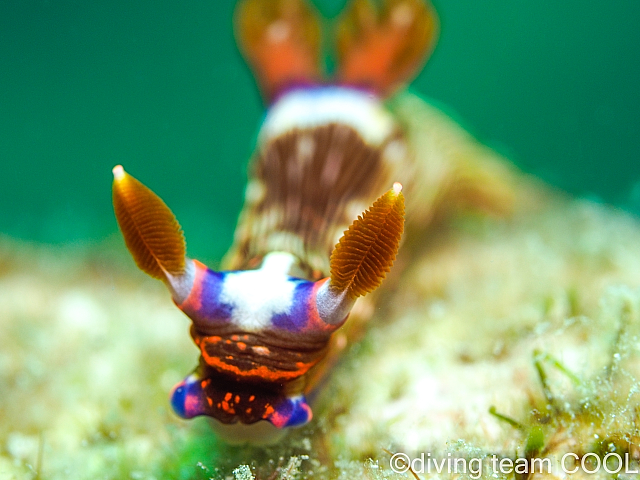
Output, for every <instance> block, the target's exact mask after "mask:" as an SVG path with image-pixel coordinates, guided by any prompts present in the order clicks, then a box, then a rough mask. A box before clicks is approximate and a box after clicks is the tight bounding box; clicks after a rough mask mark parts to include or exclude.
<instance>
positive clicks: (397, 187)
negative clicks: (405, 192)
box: [393, 182, 402, 195]
mask: <svg viewBox="0 0 640 480" xmlns="http://www.w3.org/2000/svg"><path fill="white" fill-rule="evenodd" d="M401 191H402V184H401V183H400V182H394V183H393V193H395V194H396V195H397V194H399V193H400V192H401Z"/></svg>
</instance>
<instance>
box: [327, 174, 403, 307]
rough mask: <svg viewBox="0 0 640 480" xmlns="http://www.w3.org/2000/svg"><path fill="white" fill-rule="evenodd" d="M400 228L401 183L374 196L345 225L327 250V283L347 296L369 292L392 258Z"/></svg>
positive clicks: (376, 286)
mask: <svg viewBox="0 0 640 480" xmlns="http://www.w3.org/2000/svg"><path fill="white" fill-rule="evenodd" d="M403 230H404V195H402V185H400V184H399V183H394V184H393V188H392V189H391V190H389V191H388V192H387V193H385V194H384V195H382V196H381V197H380V198H378V199H377V200H376V201H375V202H374V203H373V205H371V207H369V209H368V210H367V211H365V212H364V213H363V214H362V215H361V216H359V217H358V218H357V219H356V220H355V221H354V222H353V223H352V224H351V226H350V227H349V229H348V230H347V231H345V232H344V235H343V236H342V238H341V239H340V241H339V242H338V244H337V245H336V248H335V249H334V250H333V253H332V254H331V287H332V288H334V289H336V290H338V291H345V290H346V291H347V294H348V295H349V296H350V297H351V298H357V297H360V296H362V295H365V294H367V293H369V292H372V291H373V290H375V289H376V288H378V286H379V285H380V284H381V283H382V280H383V279H384V277H385V275H386V274H387V272H389V270H391V266H392V265H393V261H394V260H395V258H396V254H397V253H398V247H399V246H400V239H401V238H402V232H403Z"/></svg>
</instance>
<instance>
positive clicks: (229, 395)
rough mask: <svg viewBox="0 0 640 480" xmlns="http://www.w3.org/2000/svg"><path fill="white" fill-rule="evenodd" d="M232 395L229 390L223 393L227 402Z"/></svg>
mask: <svg viewBox="0 0 640 480" xmlns="http://www.w3.org/2000/svg"><path fill="white" fill-rule="evenodd" d="M232 396H233V395H232V394H231V392H227V393H226V394H225V396H224V399H225V401H227V402H228V401H229V400H231V397H232Z"/></svg>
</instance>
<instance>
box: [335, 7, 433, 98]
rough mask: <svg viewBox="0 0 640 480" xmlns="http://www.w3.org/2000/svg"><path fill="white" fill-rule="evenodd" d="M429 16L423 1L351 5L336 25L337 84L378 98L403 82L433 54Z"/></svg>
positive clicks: (389, 93)
mask: <svg viewBox="0 0 640 480" xmlns="http://www.w3.org/2000/svg"><path fill="white" fill-rule="evenodd" d="M437 33H438V20H437V16H436V13H435V11H434V10H433V9H432V8H431V6H430V5H427V3H425V1H424V0H384V1H383V2H382V8H381V9H379V10H378V9H376V8H375V7H374V5H373V4H372V3H371V0H353V1H352V2H351V5H350V6H349V7H348V9H347V11H346V12H345V13H344V15H343V17H342V19H341V21H340V22H339V24H338V30H337V42H336V43H337V48H338V64H339V68H338V72H337V80H338V82H339V83H341V84H344V85H347V86H354V87H358V88H366V89H369V90H372V91H374V92H375V93H377V94H378V95H380V96H382V97H387V96H389V95H391V94H392V93H393V92H394V91H395V90H397V89H398V88H399V87H401V86H402V85H404V84H405V83H408V82H409V81H410V80H411V79H412V78H413V77H414V76H415V75H416V74H417V72H418V71H419V70H420V68H421V67H422V65H423V64H424V62H425V61H426V59H427V57H428V56H429V54H430V53H431V51H432V50H433V47H434V45H435V39H436V38H437Z"/></svg>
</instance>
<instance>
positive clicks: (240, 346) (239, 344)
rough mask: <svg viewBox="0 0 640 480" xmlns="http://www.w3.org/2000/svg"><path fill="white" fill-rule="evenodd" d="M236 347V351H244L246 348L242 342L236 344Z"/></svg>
mask: <svg viewBox="0 0 640 480" xmlns="http://www.w3.org/2000/svg"><path fill="white" fill-rule="evenodd" d="M236 345H238V350H245V349H246V348H247V344H246V343H244V342H238V343H237V344H236Z"/></svg>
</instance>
